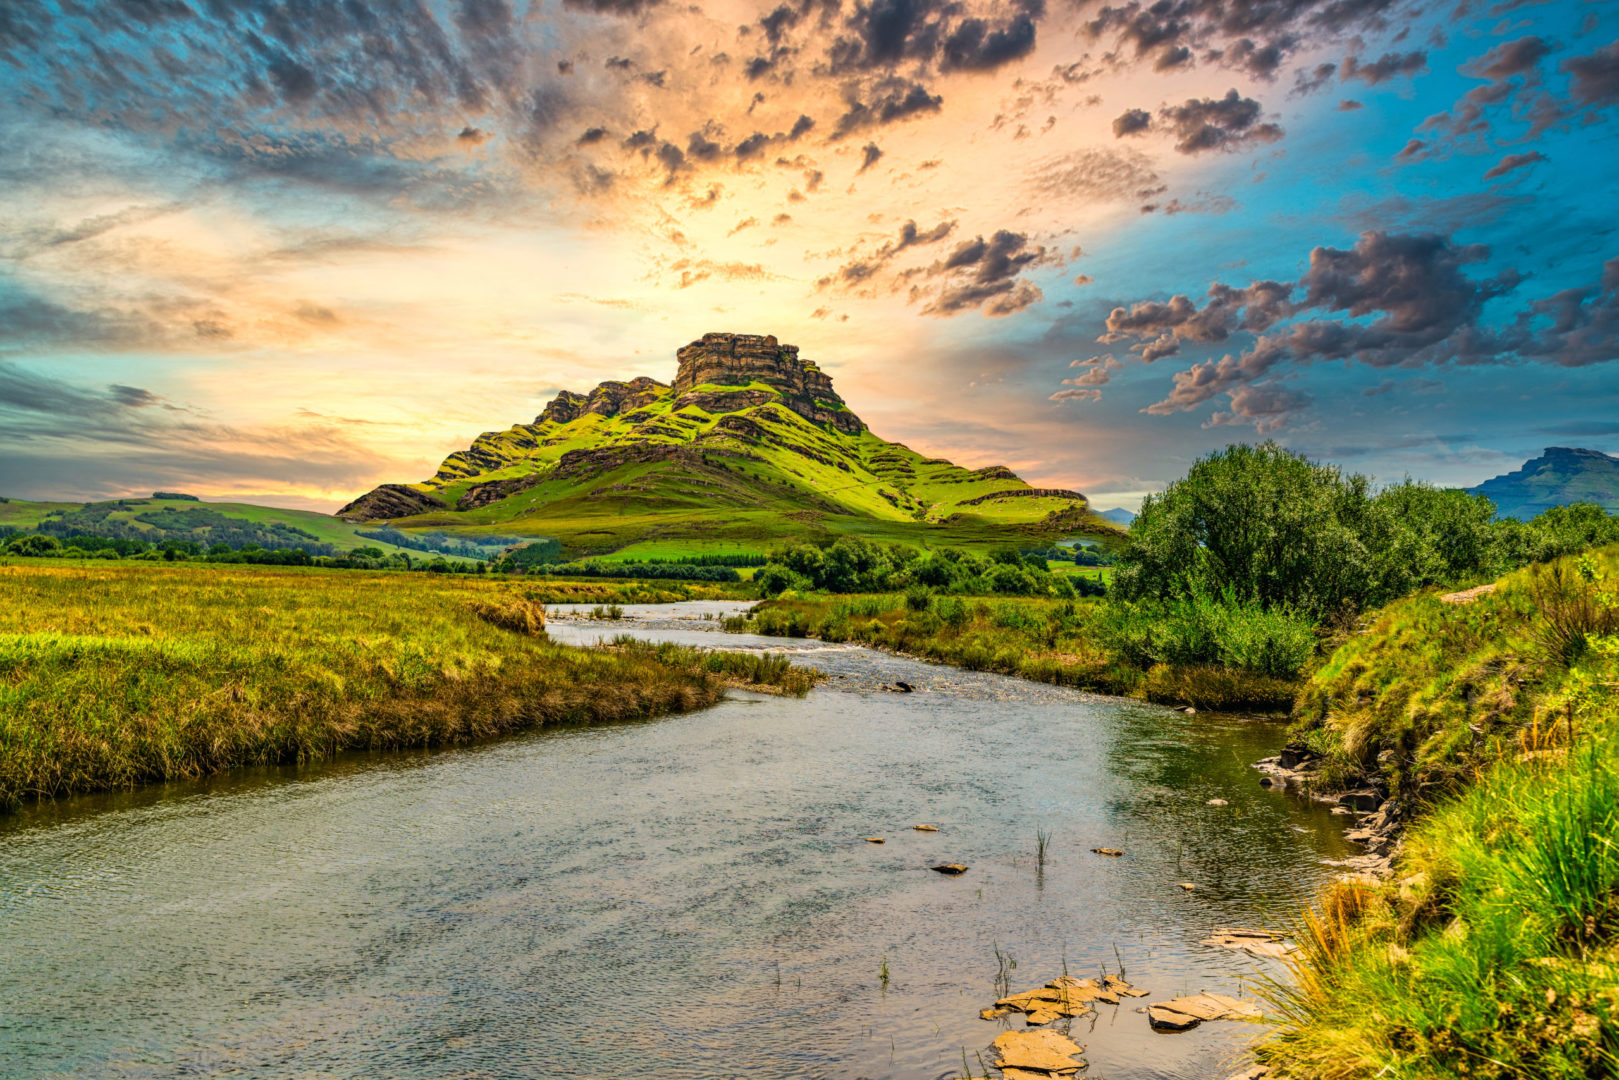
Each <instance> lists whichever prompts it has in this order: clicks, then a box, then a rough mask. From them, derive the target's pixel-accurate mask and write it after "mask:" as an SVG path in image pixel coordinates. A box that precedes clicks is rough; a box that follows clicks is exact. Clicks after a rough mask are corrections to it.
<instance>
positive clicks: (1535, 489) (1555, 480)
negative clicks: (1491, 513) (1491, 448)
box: [1467, 446, 1619, 520]
mask: <svg viewBox="0 0 1619 1080" xmlns="http://www.w3.org/2000/svg"><path fill="white" fill-rule="evenodd" d="M1467 490H1468V491H1470V492H1472V493H1473V494H1474V495H1486V496H1488V497H1489V498H1491V499H1492V500H1494V502H1495V505H1496V509H1497V511H1498V512H1499V513H1500V514H1501V516H1502V517H1515V518H1520V519H1525V520H1527V519H1528V518H1532V517H1534V516H1535V515H1536V514H1540V513H1543V512H1544V511H1546V510H1550V509H1551V508H1552V507H1554V506H1567V505H1569V504H1570V503H1577V502H1591V503H1596V504H1597V505H1598V506H1600V507H1602V508H1603V509H1604V510H1607V511H1608V512H1609V513H1614V512H1616V511H1619V458H1615V457H1610V456H1609V455H1607V454H1604V453H1602V452H1601V451H1599V450H1585V449H1577V448H1575V447H1570V446H1548V447H1547V448H1546V451H1545V453H1543V454H1541V456H1540V457H1538V458H1533V459H1531V460H1529V461H1526V462H1524V463H1523V468H1521V469H1518V470H1517V471H1515V472H1509V473H1506V474H1505V475H1502V476H1497V477H1495V478H1493V479H1490V480H1486V481H1484V483H1482V484H1480V485H1478V486H1477V487H1473V488H1468V489H1467Z"/></svg>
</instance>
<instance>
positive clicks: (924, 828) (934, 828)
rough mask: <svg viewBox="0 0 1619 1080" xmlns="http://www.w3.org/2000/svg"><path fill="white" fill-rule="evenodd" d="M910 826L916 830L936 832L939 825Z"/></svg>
mask: <svg viewBox="0 0 1619 1080" xmlns="http://www.w3.org/2000/svg"><path fill="white" fill-rule="evenodd" d="M911 828H913V829H915V830H916V831H917V832H938V831H939V827H938V826H937V825H912V826H911Z"/></svg>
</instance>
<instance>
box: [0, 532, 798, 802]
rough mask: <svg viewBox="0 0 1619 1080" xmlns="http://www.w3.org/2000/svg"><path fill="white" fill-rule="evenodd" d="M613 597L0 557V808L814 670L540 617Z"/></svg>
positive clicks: (699, 700)
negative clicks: (591, 641) (621, 641)
mask: <svg viewBox="0 0 1619 1080" xmlns="http://www.w3.org/2000/svg"><path fill="white" fill-rule="evenodd" d="M656 591H657V590H647V592H648V593H651V592H656ZM626 595H627V594H626V591H625V587H623V586H617V585H602V584H597V583H585V584H581V585H577V586H575V585H572V584H570V583H556V584H552V583H546V584H545V585H542V586H540V587H537V588H536V587H530V586H527V585H525V584H520V583H513V582H506V581H497V580H491V579H469V578H466V577H463V576H452V575H438V574H405V573H371V572H365V571H342V570H303V569H293V568H278V567H253V566H239V565H213V566H209V565H188V564H184V563H177V564H171V563H139V564H118V563H112V564H108V563H105V562H95V563H88V562H86V563H75V562H70V561H66V560H47V559H29V560H16V561H14V562H11V563H10V564H9V565H8V564H5V563H0V808H4V807H6V806H14V805H16V804H17V803H18V802H19V801H20V800H23V799H29V798H48V797H52V796H58V795H64V794H68V793H71V792H76V791H91V790H98V789H105V788H116V787H128V786H131V785H134V784H139V783H142V782H147V781H154V780H164V779H173V778H178V777H189V776H199V775H203V774H206V773H211V772H217V771H220V770H223V769H228V768H233V767H236V766H240V765H248V764H266V763H276V762H301V761H309V760H318V759H321V758H325V757H329V756H331V755H332V754H334V753H337V752H338V751H341V750H344V749H350V748H369V749H386V748H393V747H428V746H441V745H446V744H452V743H457V742H464V741H467V740H472V739H478V738H483V737H486V736H491V735H497V734H501V733H503V732H508V731H514V730H518V729H522V728H528V727H537V726H541V725H548V724H569V723H594V722H603V721H613V720H627V719H635V718H641V717H648V716H656V715H659V714H662V713H668V712H677V711H682V710H688V709H693V708H698V707H700V706H703V705H707V704H711V703H712V702H714V701H715V700H717V699H718V698H719V696H720V694H721V693H722V691H723V688H724V687H725V686H726V685H730V684H744V685H749V686H755V687H758V688H764V689H785V690H787V691H789V692H797V693H802V692H803V691H804V690H806V689H808V687H809V685H810V683H811V681H812V678H813V676H812V675H810V674H809V673H807V672H804V671H803V670H801V669H797V668H792V667H790V666H788V665H786V664H785V663H783V662H779V661H770V660H762V659H761V658H759V657H757V656H751V655H741V654H702V653H700V652H698V651H696V650H689V649H672V648H668V647H657V648H655V647H652V646H638V645H622V646H619V647H615V648H612V649H577V648H567V647H563V646H558V645H554V644H552V643H550V642H549V641H548V640H547V639H546V638H545V636H544V634H543V631H541V630H540V629H539V628H540V626H541V625H542V623H543V612H542V610H541V608H540V606H539V605H540V603H541V602H542V601H546V600H562V599H578V600H585V601H591V600H608V599H613V598H623V597H625V596H626Z"/></svg>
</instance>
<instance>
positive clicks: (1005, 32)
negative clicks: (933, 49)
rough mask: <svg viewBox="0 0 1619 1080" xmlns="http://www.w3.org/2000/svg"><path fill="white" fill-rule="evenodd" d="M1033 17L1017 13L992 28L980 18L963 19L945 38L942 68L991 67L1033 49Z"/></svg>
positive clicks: (974, 69)
mask: <svg viewBox="0 0 1619 1080" xmlns="http://www.w3.org/2000/svg"><path fill="white" fill-rule="evenodd" d="M1034 33H1035V31H1034V19H1033V18H1032V17H1031V16H1030V15H1029V14H1028V13H1027V12H1025V13H1023V14H1021V15H1018V16H1017V17H1016V18H1015V19H1013V20H1012V21H1011V22H1010V23H1007V24H1006V25H1005V26H1002V27H997V28H992V27H991V26H990V24H989V23H987V22H985V21H984V20H983V19H963V20H962V21H961V22H960V23H959V24H957V26H956V28H955V29H954V30H952V31H951V32H950V36H949V37H947V38H945V39H944V46H943V50H942V55H941V57H940V62H939V69H940V70H941V71H991V70H993V69H995V68H998V67H1000V66H1001V65H1002V64H1006V63H1010V62H1011V61H1013V60H1021V59H1022V58H1023V57H1025V56H1028V55H1029V54H1030V53H1031V52H1033V51H1034Z"/></svg>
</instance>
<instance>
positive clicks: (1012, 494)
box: [957, 475, 1085, 506]
mask: <svg viewBox="0 0 1619 1080" xmlns="http://www.w3.org/2000/svg"><path fill="white" fill-rule="evenodd" d="M1012 478H1013V479H1014V480H1015V479H1017V477H1016V476H1015V475H1014V476H1013V477H1012ZM1017 498H1025V499H1072V500H1074V501H1075V502H1078V501H1080V500H1082V499H1084V498H1085V496H1083V495H1081V494H1080V493H1079V492H1077V491H1067V490H1065V489H1063V488H1012V489H1010V490H1007V491H992V492H990V493H989V494H988V495H980V496H978V497H977V498H975V499H965V500H963V501H962V502H960V503H958V504H957V505H958V506H976V505H978V504H979V503H981V502H989V501H990V500H991V499H1017Z"/></svg>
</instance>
